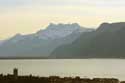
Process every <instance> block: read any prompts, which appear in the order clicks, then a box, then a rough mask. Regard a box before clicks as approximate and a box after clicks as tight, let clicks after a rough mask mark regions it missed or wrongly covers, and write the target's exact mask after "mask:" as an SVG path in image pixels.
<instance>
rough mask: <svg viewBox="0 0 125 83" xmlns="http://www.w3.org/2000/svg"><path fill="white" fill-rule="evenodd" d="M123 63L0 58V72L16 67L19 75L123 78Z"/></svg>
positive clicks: (9, 71) (5, 72) (113, 60)
mask: <svg viewBox="0 0 125 83" xmlns="http://www.w3.org/2000/svg"><path fill="white" fill-rule="evenodd" d="M124 64H125V60H124V59H49V60H48V59H44V60H43V59H42V60H41V59H39V60H36V59H32V60H26V59H25V60H0V65H1V67H0V73H3V74H7V73H10V74H12V71H13V68H18V69H19V75H29V74H33V75H36V76H50V75H56V76H73V77H74V76H80V77H88V78H93V77H99V78H100V77H109V78H112V77H113V78H118V79H120V80H125V66H124Z"/></svg>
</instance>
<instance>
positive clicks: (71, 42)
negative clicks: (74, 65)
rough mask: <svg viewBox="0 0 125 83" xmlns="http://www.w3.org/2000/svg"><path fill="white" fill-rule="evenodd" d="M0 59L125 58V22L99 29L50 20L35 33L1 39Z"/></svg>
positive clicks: (104, 24)
mask: <svg viewBox="0 0 125 83" xmlns="http://www.w3.org/2000/svg"><path fill="white" fill-rule="evenodd" d="M0 58H1V59H2V58H29V59H30V58H49V59H55V58H56V59H67V58H70V59H72V58H73V59H77V58H78V59H81V58H125V22H117V23H102V24H100V25H99V27H98V28H97V29H91V28H85V27H82V26H80V25H79V24H77V23H72V24H62V23H60V24H53V23H50V24H49V25H48V26H47V27H46V29H44V30H39V31H37V32H36V33H33V34H28V35H22V34H16V35H15V36H13V37H11V38H9V39H6V40H4V41H0Z"/></svg>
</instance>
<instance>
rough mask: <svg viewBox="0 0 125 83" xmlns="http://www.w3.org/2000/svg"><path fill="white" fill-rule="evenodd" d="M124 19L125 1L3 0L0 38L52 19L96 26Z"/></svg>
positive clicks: (30, 30) (28, 30) (0, 2)
mask: <svg viewBox="0 0 125 83" xmlns="http://www.w3.org/2000/svg"><path fill="white" fill-rule="evenodd" d="M120 21H125V0H0V39H5V38H7V37H10V36H13V35H14V34H16V33H22V34H28V33H33V32H36V31H37V30H39V29H42V28H45V27H46V26H47V25H48V24H49V23H50V22H53V23H74V22H77V23H79V24H80V25H82V26H87V27H97V26H98V25H99V24H100V23H102V22H120Z"/></svg>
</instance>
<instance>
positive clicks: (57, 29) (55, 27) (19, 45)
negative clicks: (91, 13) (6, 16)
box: [0, 23, 93, 58]
mask: <svg viewBox="0 0 125 83" xmlns="http://www.w3.org/2000/svg"><path fill="white" fill-rule="evenodd" d="M91 31H93V29H87V28H84V27H81V26H80V25H78V24H77V23H73V24H53V23H50V25H48V27H47V28H46V29H44V30H40V31H38V32H36V33H34V34H29V35H21V34H16V35H15V36H14V37H12V38H10V39H7V40H6V41H4V43H3V44H2V45H1V46H0V58H48V57H49V56H50V54H51V53H52V52H53V51H54V49H56V48H57V47H59V46H61V45H65V44H70V43H72V42H73V41H75V40H76V39H77V38H78V37H79V36H80V35H81V34H82V33H84V32H91Z"/></svg>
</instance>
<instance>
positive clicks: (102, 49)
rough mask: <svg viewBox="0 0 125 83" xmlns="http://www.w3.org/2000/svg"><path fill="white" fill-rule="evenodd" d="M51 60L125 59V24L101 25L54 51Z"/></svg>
mask: <svg viewBox="0 0 125 83" xmlns="http://www.w3.org/2000/svg"><path fill="white" fill-rule="evenodd" d="M51 56H52V57H53V58H125V22H119V23H102V24H101V25H100V26H99V27H98V28H97V29H96V30H95V31H92V32H87V33H83V34H82V35H81V36H80V37H79V38H78V39H77V40H75V41H74V42H73V43H71V44H68V45H63V46H60V47H58V48H57V49H55V51H54V52H53V53H52V54H51Z"/></svg>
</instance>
